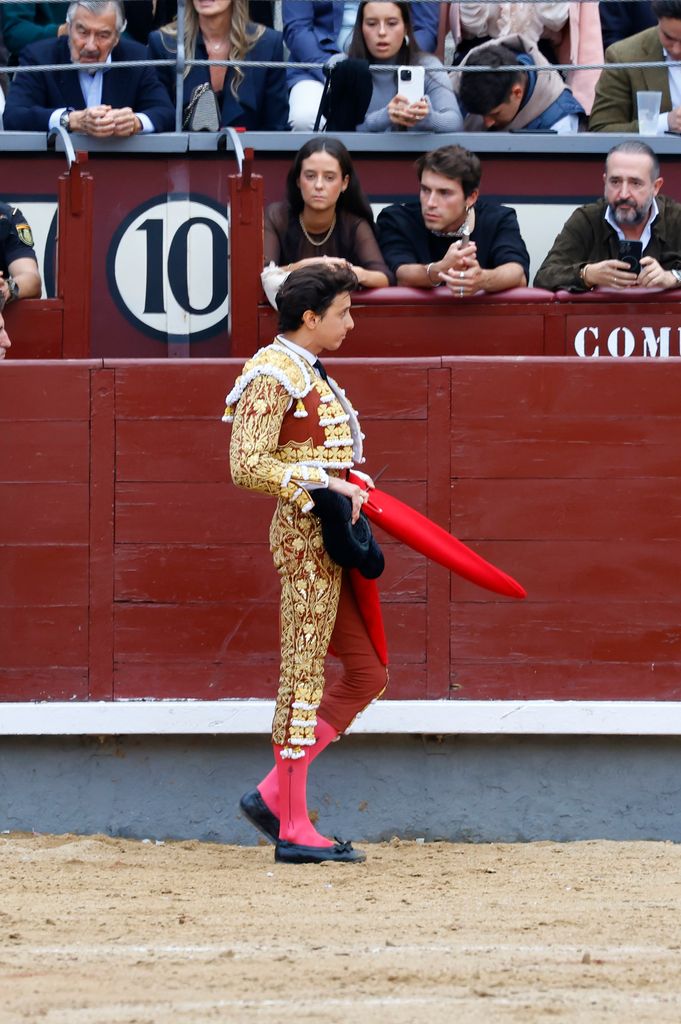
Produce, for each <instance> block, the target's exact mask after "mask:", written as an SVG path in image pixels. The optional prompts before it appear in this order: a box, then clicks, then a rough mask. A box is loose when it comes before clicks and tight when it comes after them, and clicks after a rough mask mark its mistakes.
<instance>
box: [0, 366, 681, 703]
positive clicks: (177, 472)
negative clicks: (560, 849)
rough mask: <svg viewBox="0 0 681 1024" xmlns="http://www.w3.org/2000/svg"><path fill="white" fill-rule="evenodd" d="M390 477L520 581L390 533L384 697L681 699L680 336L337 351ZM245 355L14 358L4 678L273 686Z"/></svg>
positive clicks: (0, 425)
mask: <svg viewBox="0 0 681 1024" xmlns="http://www.w3.org/2000/svg"><path fill="white" fill-rule="evenodd" d="M331 363H332V366H333V364H334V363H335V364H336V373H337V375H338V376H339V377H340V378H341V379H342V381H343V383H344V385H347V387H348V389H349V393H350V394H351V395H352V397H353V401H355V402H356V404H357V407H358V408H359V409H360V412H363V413H364V415H363V425H364V428H365V432H366V435H367V446H368V454H369V464H368V468H369V470H371V469H372V468H373V469H377V468H379V467H381V466H383V465H384V464H386V463H387V464H388V469H387V471H386V473H385V475H384V477H383V478H382V481H381V483H382V485H383V486H385V488H386V489H388V490H390V491H392V492H393V493H395V494H396V495H397V496H398V497H401V498H403V499H406V500H408V501H410V502H412V503H413V504H414V505H415V506H417V507H418V508H420V509H422V510H425V511H426V512H427V513H428V514H429V515H431V516H432V518H433V519H435V520H436V521H438V522H440V523H441V524H443V525H444V526H448V527H450V528H451V529H452V530H453V532H454V533H455V534H456V535H457V536H459V537H461V539H463V540H464V541H466V542H468V543H470V544H471V546H473V547H474V548H475V549H476V550H478V551H479V552H480V553H481V554H482V555H484V556H486V557H489V558H490V559H491V560H492V561H494V562H496V563H497V564H499V565H500V566H501V567H502V568H504V569H506V570H507V571H508V572H510V573H511V574H512V575H514V576H516V577H517V578H518V579H520V580H521V581H522V582H523V583H524V585H525V586H526V587H527V590H528V593H529V597H528V599H527V601H525V602H514V601H509V600H505V599H503V598H497V597H495V596H494V595H492V594H488V593H487V592H484V591H482V590H479V589H477V588H475V587H473V586H472V585H470V584H468V583H465V582H464V581H461V580H459V579H458V578H456V577H451V576H450V575H449V574H448V573H447V572H446V571H445V570H443V569H441V568H439V567H437V566H432V565H427V564H425V562H424V560H423V559H422V558H421V557H419V556H417V555H415V554H414V553H413V552H410V551H408V550H406V549H404V548H402V547H400V546H399V545H397V544H395V543H394V542H391V541H389V540H387V539H385V538H383V539H384V540H385V547H386V555H387V566H388V567H387V570H386V573H385V576H384V578H383V579H382V581H381V589H382V593H383V599H384V602H385V613H386V625H387V631H388V638H389V644H390V649H391V657H392V666H391V695H392V696H393V697H400V698H406V697H412V698H420V697H443V696H452V697H464V698H492V697H498V698H507V699H511V698H527V699H532V698H560V699H566V698H591V699H596V698H603V699H607V698H627V699H631V698H639V699H644V698H657V699H661V700H664V699H678V677H679V664H680V662H681V640H680V637H679V629H678V579H679V574H680V572H681V526H680V525H679V524H681V487H680V486H679V483H680V481H679V477H680V475H681V464H680V463H679V459H678V451H679V444H680V441H681V408H680V407H679V402H678V391H679V376H680V374H681V360H668V361H666V362H665V363H660V362H656V361H650V360H639V359H632V360H627V361H614V360H607V361H606V360H601V361H585V360H577V359H560V358H557V359H556V358H554V359H533V358H530V359H494V358H492V359H471V358H466V359H457V358H452V359H440V358H432V359H414V360H412V361H410V362H409V363H407V364H405V363H404V361H403V360H399V359H396V360H386V361H383V362H381V363H377V362H376V361H375V360H357V359H350V358H345V359H338V360H332V361H331ZM239 365H240V364H239V363H237V362H236V361H230V362H224V361H211V362H208V361H207V362H199V361H196V362H194V361H193V362H191V363H189V364H188V363H187V362H186V361H180V360H178V361H164V362H161V363H159V362H149V363H143V362H134V363H133V362H129V363H125V362H119V363H111V364H104V365H102V364H101V363H94V362H90V363H86V362H81V363H79V362H72V363H71V362H69V363H66V362H64V363H59V362H56V363H40V362H36V363H32V364H27V363H18V362H15V363H7V364H6V365H4V366H2V367H0V429H1V430H2V437H3V444H2V445H0V508H1V509H2V523H3V526H2V531H1V533H0V609H1V610H0V697H1V699H4V700H16V699H37V698H40V699H76V700H87V699H108V698H111V697H114V698H116V697H118V698H122V697H157V698H158V697H173V696H175V697H177V696H183V697H198V698H221V697H230V696H240V697H243V696H247V695H251V696H272V695H273V693H274V689H275V685H276V674H277V597H278V594H277V587H278V583H277V577H276V574H275V573H274V570H273V569H272V567H271V564H270V557H269V554H268V551H267V527H268V522H269V519H270V517H271V513H272V503H271V501H270V500H268V499H267V498H265V497H260V496H257V495H251V494H248V493H246V492H242V491H238V490H237V489H235V488H234V487H232V486H231V484H229V483H228V482H227V446H228V440H229V428H227V427H225V426H224V425H223V424H222V423H220V420H219V417H220V415H221V412H222V402H223V398H224V394H225V392H226V391H227V390H228V387H229V385H230V384H231V382H232V380H233V377H234V375H235V374H236V372H237V370H238V368H239Z"/></svg>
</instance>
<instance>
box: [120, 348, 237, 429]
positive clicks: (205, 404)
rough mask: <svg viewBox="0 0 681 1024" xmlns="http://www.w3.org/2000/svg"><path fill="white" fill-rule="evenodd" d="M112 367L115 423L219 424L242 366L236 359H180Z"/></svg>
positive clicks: (122, 364) (127, 363) (128, 363)
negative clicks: (139, 420)
mask: <svg viewBox="0 0 681 1024" xmlns="http://www.w3.org/2000/svg"><path fill="white" fill-rule="evenodd" d="M105 365H106V364H105ZM112 365H113V366H115V369H116V417H117V419H118V420H128V419H143V420H152V419H159V418H160V419H172V420H176V419H178V418H181V419H183V420H186V419H192V420H196V419H207V420H212V421H216V420H217V421H219V420H220V418H221V417H222V414H223V412H224V410H225V395H226V394H227V392H228V391H229V389H230V388H231V387H232V385H233V383H234V380H235V379H236V377H237V375H238V373H239V370H240V369H241V366H242V365H243V363H242V361H240V360H237V359H225V360H222V361H221V362H220V363H216V362H215V363H214V362H206V363H203V362H199V363H194V362H192V361H190V360H188V359H181V360H167V361H165V362H164V361H160V360H152V361H140V362H132V363H130V362H125V363H121V364H119V363H112ZM180 370H181V372H180Z"/></svg>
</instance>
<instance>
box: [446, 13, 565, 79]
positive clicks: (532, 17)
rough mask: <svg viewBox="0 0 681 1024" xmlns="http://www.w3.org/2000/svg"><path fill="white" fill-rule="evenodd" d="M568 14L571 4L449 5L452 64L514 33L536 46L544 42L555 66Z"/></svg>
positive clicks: (545, 48)
mask: <svg viewBox="0 0 681 1024" xmlns="http://www.w3.org/2000/svg"><path fill="white" fill-rule="evenodd" d="M569 14H570V4H569V3H562V2H553V3H552V2H547V3H541V2H540V3H466V2H463V3H458V4H452V5H451V10H450V12H449V21H450V27H451V29H452V35H453V37H454V40H455V43H456V44H457V46H456V53H455V55H454V63H455V64H459V63H460V62H461V61H462V60H463V58H464V57H465V56H466V54H467V53H468V52H469V50H472V49H473V48H474V47H475V46H481V45H482V44H483V43H488V42H489V41H490V39H501V38H503V37H504V36H512V35H516V34H520V35H522V36H523V38H524V39H529V40H531V41H532V42H533V43H535V44H537V45H539V41H540V40H543V43H542V49H543V50H544V52H545V54H546V56H547V57H548V58H549V59H554V63H557V61H556V60H555V58H556V57H557V53H556V50H557V48H558V47H559V45H560V43H561V41H562V35H563V33H562V30H563V28H564V27H565V25H566V24H567V21H568V17H569ZM547 50H548V51H549V52H548V53H547V52H546V51H547Z"/></svg>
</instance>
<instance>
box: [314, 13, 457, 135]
mask: <svg viewBox="0 0 681 1024" xmlns="http://www.w3.org/2000/svg"><path fill="white" fill-rule="evenodd" d="M347 56H348V57H349V58H350V59H348V60H345V59H344V58H343V57H340V56H339V57H337V58H333V59H332V68H331V72H330V75H331V77H330V83H329V93H328V94H327V97H326V101H325V104H324V108H323V113H324V115H325V117H326V119H327V128H328V130H330V131H361V132H377V131H405V130H410V129H412V130H416V131H432V132H455V131H462V130H463V124H464V122H463V117H462V114H461V111H460V109H459V102H458V100H457V97H456V95H455V93H454V91H453V89H452V83H451V81H450V77H449V75H448V74H446V72H445V70H444V67H443V66H442V63H441V62H440V61H439V60H438V59H437V57H434V56H431V55H430V54H427V53H423V52H422V51H421V50H420V49H419V46H418V43H417V42H416V39H415V36H414V28H413V23H412V13H411V10H410V4H409V3H398V2H397V3H392V2H387V0H365V2H363V3H360V4H359V7H358V9H357V15H356V20H355V24H354V30H353V32H352V36H351V38H350V42H349V46H348V51H347ZM382 65H385V66H386V67H385V68H383V67H382ZM395 66H406V67H408V68H409V67H412V68H418V69H419V73H420V69H421V68H423V70H424V74H423V89H422V91H421V92H419V94H418V95H414V96H407V95H405V87H403V86H402V84H401V83H400V82H399V81H398V77H397V72H396V71H395V70H394V67H395ZM407 74H408V75H409V73H407ZM415 78H416V77H415Z"/></svg>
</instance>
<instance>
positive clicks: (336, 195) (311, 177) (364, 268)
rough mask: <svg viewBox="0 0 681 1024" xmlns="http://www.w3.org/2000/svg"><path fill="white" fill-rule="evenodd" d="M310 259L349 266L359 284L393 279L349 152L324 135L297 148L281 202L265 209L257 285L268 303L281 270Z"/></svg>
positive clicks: (375, 284) (368, 285)
mask: <svg viewBox="0 0 681 1024" xmlns="http://www.w3.org/2000/svg"><path fill="white" fill-rule="evenodd" d="M314 263H324V264H327V265H328V264H329V263H331V264H336V265H342V266H347V267H349V268H350V269H351V270H352V271H354V273H355V275H356V276H357V280H358V281H359V284H360V285H361V286H362V287H363V288H383V287H386V286H387V285H389V284H392V283H393V278H392V275H391V273H390V271H389V270H388V267H387V266H386V264H385V261H384V259H383V256H382V255H381V250H380V249H379V247H378V242H377V241H376V236H375V234H374V218H373V214H372V212H371V207H370V206H369V203H368V202H367V199H366V197H365V196H364V194H363V192H362V189H361V188H360V184H359V180H358V178H357V174H356V172H355V169H354V167H353V164H352V160H351V158H350V154H349V153H348V151H347V149H346V148H345V146H344V145H343V143H342V142H339V141H338V139H334V138H330V137H328V138H327V137H326V136H317V137H315V138H314V139H310V140H309V142H306V143H305V145H304V146H303V147H302V148H301V149H299V150H298V153H297V154H296V158H295V160H294V161H293V164H292V166H291V169H290V170H289V172H288V176H287V178H286V200H285V201H283V202H279V203H272V204H271V205H270V206H268V207H267V210H266V211H265V268H266V269H265V271H264V272H263V287H264V288H265V292H266V293H267V297H268V298H269V299H270V301H271V302H272V304H273V305H274V301H273V295H274V294H276V291H277V288H278V287H279V286H280V285H281V283H282V281H283V280H284V277H285V274H287V273H288V272H290V271H292V270H299V269H300V268H301V267H306V266H309V265H311V264H314ZM268 264H269V266H268Z"/></svg>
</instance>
